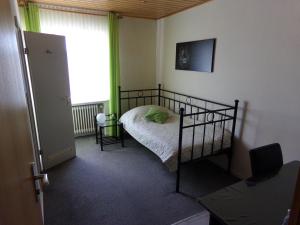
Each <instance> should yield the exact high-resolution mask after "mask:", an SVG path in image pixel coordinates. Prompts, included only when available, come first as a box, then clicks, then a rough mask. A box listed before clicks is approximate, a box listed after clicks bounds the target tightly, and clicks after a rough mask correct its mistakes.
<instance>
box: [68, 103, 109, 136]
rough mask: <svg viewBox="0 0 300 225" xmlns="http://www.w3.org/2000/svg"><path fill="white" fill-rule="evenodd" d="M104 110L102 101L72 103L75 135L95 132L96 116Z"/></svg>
mask: <svg viewBox="0 0 300 225" xmlns="http://www.w3.org/2000/svg"><path fill="white" fill-rule="evenodd" d="M102 112H104V103H102V102H94V103H84V104H76V105H72V117H73V124H74V135H75V137H78V136H85V135H91V134H94V133H95V128H94V117H95V116H96V115H97V114H98V113H102Z"/></svg>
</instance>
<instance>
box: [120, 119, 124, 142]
mask: <svg viewBox="0 0 300 225" xmlns="http://www.w3.org/2000/svg"><path fill="white" fill-rule="evenodd" d="M120 139H121V146H122V147H124V127H123V123H121V124H120Z"/></svg>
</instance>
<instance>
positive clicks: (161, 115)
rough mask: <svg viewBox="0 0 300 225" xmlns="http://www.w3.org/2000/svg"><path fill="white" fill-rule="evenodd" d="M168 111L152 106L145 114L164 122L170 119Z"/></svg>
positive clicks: (154, 120)
mask: <svg viewBox="0 0 300 225" xmlns="http://www.w3.org/2000/svg"><path fill="white" fill-rule="evenodd" d="M168 117H169V115H168V113H167V112H162V111H160V110H159V109H157V108H153V107H152V108H150V109H149V110H148V112H146V114H145V118H146V119H147V120H150V121H152V122H155V123H164V122H166V120H167V119H168Z"/></svg>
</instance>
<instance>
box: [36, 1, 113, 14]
mask: <svg viewBox="0 0 300 225" xmlns="http://www.w3.org/2000/svg"><path fill="white" fill-rule="evenodd" d="M37 6H38V7H39V8H41V9H50V10H57V11H63V12H73V13H81V14H88V15H96V16H107V15H108V12H106V11H101V10H93V9H84V8H78V7H68V6H61V5H54V4H44V3H37Z"/></svg>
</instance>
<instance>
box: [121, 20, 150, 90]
mask: <svg viewBox="0 0 300 225" xmlns="http://www.w3.org/2000/svg"><path fill="white" fill-rule="evenodd" d="M119 36H120V73H121V74H120V77H121V81H120V82H121V87H122V89H137V88H138V89H139V88H152V87H154V85H155V74H156V71H155V70H156V21H155V20H147V19H138V18H129V17H124V18H122V19H120V26H119Z"/></svg>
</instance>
